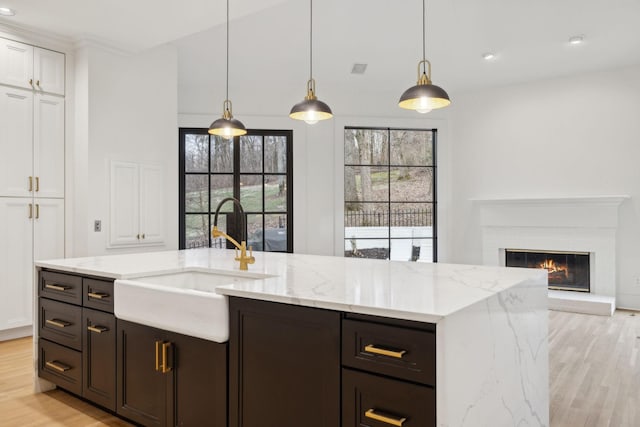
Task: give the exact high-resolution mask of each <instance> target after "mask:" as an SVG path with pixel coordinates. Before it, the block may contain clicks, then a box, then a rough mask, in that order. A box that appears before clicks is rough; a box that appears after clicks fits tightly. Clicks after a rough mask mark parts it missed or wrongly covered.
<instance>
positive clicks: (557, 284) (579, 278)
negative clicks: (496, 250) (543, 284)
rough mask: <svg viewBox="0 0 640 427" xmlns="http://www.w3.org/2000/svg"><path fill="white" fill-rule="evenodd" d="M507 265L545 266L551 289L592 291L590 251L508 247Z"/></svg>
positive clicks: (506, 252)
mask: <svg viewBox="0 0 640 427" xmlns="http://www.w3.org/2000/svg"><path fill="white" fill-rule="evenodd" d="M505 256H506V258H505V265H506V266H507V267H525V268H544V269H546V270H547V271H548V272H549V289H557V290H563V291H580V292H590V268H589V253H588V252H556V251H530V250H523V249H506V250H505Z"/></svg>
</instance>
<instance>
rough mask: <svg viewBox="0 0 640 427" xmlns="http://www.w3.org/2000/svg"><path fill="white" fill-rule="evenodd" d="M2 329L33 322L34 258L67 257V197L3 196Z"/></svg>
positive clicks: (0, 210) (0, 231)
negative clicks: (65, 210)
mask: <svg viewBox="0 0 640 427" xmlns="http://www.w3.org/2000/svg"><path fill="white" fill-rule="evenodd" d="M0 242H2V245H0V295H2V297H1V298H0V331H4V330H7V329H13V328H19V327H23V326H29V325H31V322H32V304H33V271H34V269H33V261H35V260H36V259H54V258H63V257H64V201H63V200H61V199H41V200H38V201H37V203H33V200H32V199H29V198H21V197H0Z"/></svg>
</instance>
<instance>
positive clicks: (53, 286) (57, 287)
mask: <svg viewBox="0 0 640 427" xmlns="http://www.w3.org/2000/svg"><path fill="white" fill-rule="evenodd" d="M44 287H45V288H47V289H52V290H54V291H62V292H65V291H67V290H69V289H71V286H64V285H56V284H55V283H47V284H46V285H44Z"/></svg>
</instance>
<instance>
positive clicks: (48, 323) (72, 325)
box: [38, 298, 82, 351]
mask: <svg viewBox="0 0 640 427" xmlns="http://www.w3.org/2000/svg"><path fill="white" fill-rule="evenodd" d="M39 306H40V316H39V324H38V334H39V336H41V337H42V338H46V339H48V340H50V341H53V342H56V343H58V344H61V345H66V346H67V347H71V348H73V349H75V350H78V351H80V350H82V307H78V306H75V305H71V304H65V303H63V302H58V301H53V300H49V299H46V298H40V299H39Z"/></svg>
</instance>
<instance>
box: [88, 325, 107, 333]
mask: <svg viewBox="0 0 640 427" xmlns="http://www.w3.org/2000/svg"><path fill="white" fill-rule="evenodd" d="M87 330H88V331H91V332H95V333H96V334H101V333H103V332H107V331H108V330H109V328H107V327H104V326H98V325H96V326H87Z"/></svg>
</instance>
